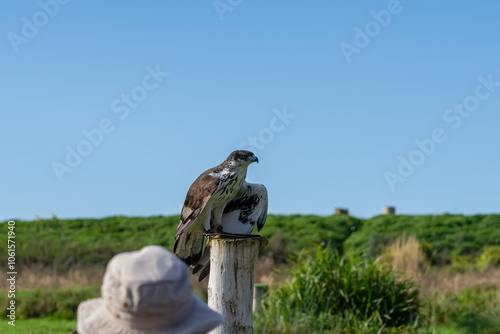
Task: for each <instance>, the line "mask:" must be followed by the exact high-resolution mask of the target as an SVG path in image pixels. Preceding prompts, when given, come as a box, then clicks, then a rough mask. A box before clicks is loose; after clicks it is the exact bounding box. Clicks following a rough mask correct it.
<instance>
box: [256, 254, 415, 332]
mask: <svg viewBox="0 0 500 334" xmlns="http://www.w3.org/2000/svg"><path fill="white" fill-rule="evenodd" d="M418 295H419V292H418V288H417V287H416V286H414V285H413V283H411V282H410V281H407V280H404V279H399V278H398V276H397V275H395V274H394V273H393V272H392V271H391V270H390V269H388V268H386V267H383V266H381V265H380V264H378V263H373V262H370V261H367V260H361V259H352V258H343V257H340V256H338V255H336V254H335V252H334V251H332V250H331V248H329V247H326V248H322V247H318V248H317V249H316V252H315V253H314V254H312V256H303V255H301V256H299V257H298V258H297V260H296V261H294V263H293V268H292V269H290V278H289V279H288V280H287V282H286V283H285V284H284V285H282V286H280V287H278V288H276V289H274V290H271V291H270V292H269V295H268V297H267V298H264V299H263V301H262V303H261V306H260V308H259V312H258V313H257V314H256V315H255V326H256V332H258V333H274V332H283V333H307V332H309V333H350V332H351V331H352V329H356V331H355V332H356V333H377V332H379V331H380V332H381V331H386V332H393V331H394V332H398V331H399V330H408V329H412V330H416V329H418V328H420V327H421V326H422V324H423V321H422V318H421V316H420V313H419V312H420V303H419V299H418Z"/></svg>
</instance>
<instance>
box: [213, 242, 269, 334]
mask: <svg viewBox="0 0 500 334" xmlns="http://www.w3.org/2000/svg"><path fill="white" fill-rule="evenodd" d="M208 240H209V243H210V277H209V280H208V306H209V307H210V308H211V309H213V310H215V311H217V312H219V313H220V314H222V316H223V317H224V323H223V324H222V325H220V326H219V327H217V328H216V329H214V330H212V331H211V332H210V334H252V333H253V326H252V303H253V285H254V274H255V264H256V262H257V257H258V254H259V251H260V250H261V249H262V248H264V247H265V246H266V245H267V239H266V238H264V237H261V236H259V235H249V236H233V235H217V234H213V235H208Z"/></svg>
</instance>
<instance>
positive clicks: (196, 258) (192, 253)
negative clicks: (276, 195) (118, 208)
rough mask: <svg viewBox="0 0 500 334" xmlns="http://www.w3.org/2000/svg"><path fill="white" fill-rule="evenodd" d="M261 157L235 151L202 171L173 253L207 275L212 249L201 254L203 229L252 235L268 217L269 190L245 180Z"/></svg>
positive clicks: (186, 204)
mask: <svg viewBox="0 0 500 334" xmlns="http://www.w3.org/2000/svg"><path fill="white" fill-rule="evenodd" d="M258 161H259V160H258V159H257V157H256V156H255V154H253V153H252V152H250V151H244V150H238V151H234V152H232V153H231V154H230V155H229V157H228V158H227V159H226V160H225V161H224V162H223V163H221V164H220V165H218V166H216V167H214V168H211V169H208V170H207V171H205V172H203V173H202V174H201V175H200V176H199V177H198V178H197V179H196V180H195V181H194V182H193V184H192V185H191V187H190V188H189V190H188V193H187V195H186V199H185V201H184V206H183V208H182V212H181V219H180V222H179V226H178V227H177V232H176V234H175V237H176V243H175V246H174V253H175V254H177V256H179V258H181V259H182V260H183V261H184V262H186V263H187V264H188V265H190V266H191V267H193V268H194V269H193V272H194V273H195V272H197V271H199V270H200V269H202V268H204V269H203V270H202V273H201V274H200V280H202V279H203V278H204V277H206V276H207V275H208V270H209V267H208V262H209V259H210V248H209V247H208V246H207V247H206V248H205V252H204V253H203V256H202V251H203V244H204V235H203V233H204V232H211V233H231V234H250V233H251V232H252V230H253V227H254V226H255V225H256V224H257V228H258V230H260V229H261V228H262V226H263V225H264V222H265V220H266V217H267V190H266V188H265V187H264V186H263V185H261V184H252V183H247V182H246V181H245V177H246V174H247V168H248V166H249V165H250V164H251V163H253V162H258Z"/></svg>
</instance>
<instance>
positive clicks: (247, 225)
mask: <svg viewBox="0 0 500 334" xmlns="http://www.w3.org/2000/svg"><path fill="white" fill-rule="evenodd" d="M267 202H268V199H267V189H266V187H264V185H262V184H257V183H247V182H244V183H243V185H242V189H241V191H240V192H238V194H237V195H236V196H235V198H233V199H232V200H231V201H230V202H229V203H227V205H226V207H225V208H224V213H223V214H222V224H221V225H222V230H223V231H224V233H232V234H250V233H252V230H253V228H254V226H255V225H257V231H260V230H261V228H262V226H264V223H265V222H266V218H267Z"/></svg>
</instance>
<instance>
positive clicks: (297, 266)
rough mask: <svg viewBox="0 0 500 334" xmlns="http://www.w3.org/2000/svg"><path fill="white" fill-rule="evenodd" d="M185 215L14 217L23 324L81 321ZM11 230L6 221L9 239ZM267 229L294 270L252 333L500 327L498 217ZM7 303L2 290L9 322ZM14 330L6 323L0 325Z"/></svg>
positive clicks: (272, 225) (343, 218) (300, 223)
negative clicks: (111, 273) (123, 262)
mask: <svg viewBox="0 0 500 334" xmlns="http://www.w3.org/2000/svg"><path fill="white" fill-rule="evenodd" d="M178 221H179V217H178V216H170V217H162V216H157V217H108V218H103V219H71V220H58V219H53V220H40V221H34V222H31V221H16V229H15V233H16V270H17V271H18V272H19V277H20V279H18V281H17V286H16V287H17V291H16V306H17V312H18V314H17V319H18V320H17V321H16V331H15V332H16V333H29V334H34V333H36V334H39V333H49V332H50V333H68V332H69V330H68V329H69V328H72V329H74V324H75V322H74V321H75V314H76V312H75V311H76V307H77V305H78V304H79V303H80V302H81V301H83V300H85V299H89V298H94V297H97V296H99V286H98V284H100V279H101V277H102V272H103V270H104V267H105V265H106V263H107V262H108V261H109V259H110V258H111V257H112V256H113V255H115V254H117V253H120V252H124V251H130V250H137V249H139V248H141V247H143V246H146V245H151V244H156V245H161V246H164V247H166V248H167V249H172V247H173V244H174V239H173V236H174V234H175V230H176V228H177V224H178ZM6 232H7V224H2V223H0V242H2V243H4V244H6V236H7V233H6ZM260 234H262V235H264V236H265V237H267V238H268V239H269V241H270V242H269V246H268V247H266V248H265V249H264V250H263V252H262V255H265V256H266V259H267V260H269V261H270V262H269V265H268V267H267V268H268V269H267V271H269V270H271V269H269V268H276V267H278V266H279V267H281V268H283V267H286V266H287V265H291V266H292V268H291V270H290V271H287V270H284V271H283V272H282V273H281V275H279V277H282V279H284V278H286V284H281V283H280V284H277V285H275V286H273V287H272V289H271V291H270V293H269V297H268V298H267V299H266V300H265V301H264V302H263V304H262V305H261V306H260V310H259V316H257V317H256V318H255V325H256V327H257V329H256V332H260V333H266V332H278V333H376V332H377V331H379V330H380V333H392V332H396V331H398V332H399V331H402V332H405V331H406V332H411V333H439V334H441V333H453V334H465V333H482V334H495V333H497V334H500V331H499V330H498V328H500V323H499V320H498V319H500V306H499V305H500V215H476V216H462V215H440V216H401V215H387V216H377V217H373V218H371V219H366V220H363V219H357V218H354V217H349V216H347V215H335V216H329V217H319V216H300V215H292V216H281V215H271V216H269V217H268V220H267V222H266V226H265V227H264V229H263V230H262V231H261V233H260ZM318 245H325V246H326V247H325V248H324V249H323V248H322V247H319V248H318ZM293 254H295V257H294V260H293V261H291V262H290V261H289V259H290V256H291V255H293ZM297 254H300V255H297ZM377 259H378V260H377ZM6 260H7V259H6V257H1V258H0V265H1V266H2V267H4V268H5V265H6ZM393 270H394V271H393ZM394 272H397V273H398V275H399V273H402V275H404V276H398V275H396V274H394ZM82 273H83V276H82ZM89 277H90V278H89ZM51 278H53V279H52V280H51ZM42 281H43V284H41V283H42ZM31 282H35V283H31ZM72 282H73V283H72ZM411 282H415V283H411ZM488 282H489V283H494V285H492V284H489V285H488V284H485V283H488ZM2 284H3V287H5V284H6V283H5V282H3V283H1V282H0V286H2ZM30 284H33V286H31V285H30ZM197 288H198V289H201V287H197ZM419 290H420V292H421V293H420V294H419ZM7 302H8V301H7V297H6V295H5V294H4V295H3V296H2V295H0V307H1V308H0V316H2V317H4V319H5V311H6V307H5V306H6V303H7ZM2 305H4V307H2ZM264 310H265V311H264ZM23 326H26V327H23ZM35 328H40V330H39V331H37V330H34V329H35ZM46 328H50V330H46ZM10 329H11V328H9V327H5V323H0V332H1V333H4V332H5V333H9V332H11V331H9V330H10Z"/></svg>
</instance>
